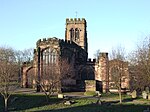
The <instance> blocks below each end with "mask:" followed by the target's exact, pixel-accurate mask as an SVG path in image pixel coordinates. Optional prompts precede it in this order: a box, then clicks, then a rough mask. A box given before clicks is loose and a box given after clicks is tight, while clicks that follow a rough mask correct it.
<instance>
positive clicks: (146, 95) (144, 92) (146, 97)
mask: <svg viewBox="0 0 150 112" xmlns="http://www.w3.org/2000/svg"><path fill="white" fill-rule="evenodd" d="M142 97H143V98H144V99H148V94H147V92H146V91H143V92H142Z"/></svg>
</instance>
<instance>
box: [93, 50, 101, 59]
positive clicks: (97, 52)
mask: <svg viewBox="0 0 150 112" xmlns="http://www.w3.org/2000/svg"><path fill="white" fill-rule="evenodd" d="M99 54H100V49H98V50H96V52H95V54H94V58H95V59H96V60H98V57H99Z"/></svg>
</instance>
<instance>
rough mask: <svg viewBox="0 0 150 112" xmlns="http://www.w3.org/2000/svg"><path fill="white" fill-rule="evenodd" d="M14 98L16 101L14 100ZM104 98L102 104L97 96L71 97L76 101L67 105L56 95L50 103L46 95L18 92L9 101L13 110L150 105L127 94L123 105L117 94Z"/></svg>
mask: <svg viewBox="0 0 150 112" xmlns="http://www.w3.org/2000/svg"><path fill="white" fill-rule="evenodd" d="M14 98H15V101H13V102H12V99H14ZM102 99H103V100H104V99H106V101H105V100H104V101H105V102H104V103H103V104H102V105H97V104H95V102H96V101H97V99H95V98H80V99H71V100H73V101H74V102H75V103H74V104H72V105H71V106H66V105H64V100H61V99H57V98H56V97H53V98H51V99H50V103H47V102H46V99H45V96H44V95H25V94H16V95H13V96H12V97H11V99H10V101H9V102H10V103H9V109H10V111H12V112H35V111H36V112H37V111H38V112H41V111H42V112H43V111H44V112H49V111H50V112H142V111H143V110H144V109H146V108H147V107H150V105H149V104H150V103H149V101H147V100H143V99H136V100H134V101H132V99H131V98H130V97H127V96H126V95H124V102H123V104H122V105H120V104H119V103H118V97H117V96H116V95H102ZM109 99H110V100H109ZM0 112H3V99H2V97H0Z"/></svg>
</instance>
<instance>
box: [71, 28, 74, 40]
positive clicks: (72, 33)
mask: <svg viewBox="0 0 150 112" xmlns="http://www.w3.org/2000/svg"><path fill="white" fill-rule="evenodd" d="M70 38H71V39H73V38H74V29H73V28H71V30H70Z"/></svg>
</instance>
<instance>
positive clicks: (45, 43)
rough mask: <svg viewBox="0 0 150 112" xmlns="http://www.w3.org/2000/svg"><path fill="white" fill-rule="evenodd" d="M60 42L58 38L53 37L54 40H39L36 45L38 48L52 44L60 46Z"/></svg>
mask: <svg viewBox="0 0 150 112" xmlns="http://www.w3.org/2000/svg"><path fill="white" fill-rule="evenodd" d="M59 40H60V39H58V38H56V37H52V38H43V39H39V40H38V41H37V42H36V45H37V47H39V46H41V45H48V44H49V45H50V44H58V43H59Z"/></svg>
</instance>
